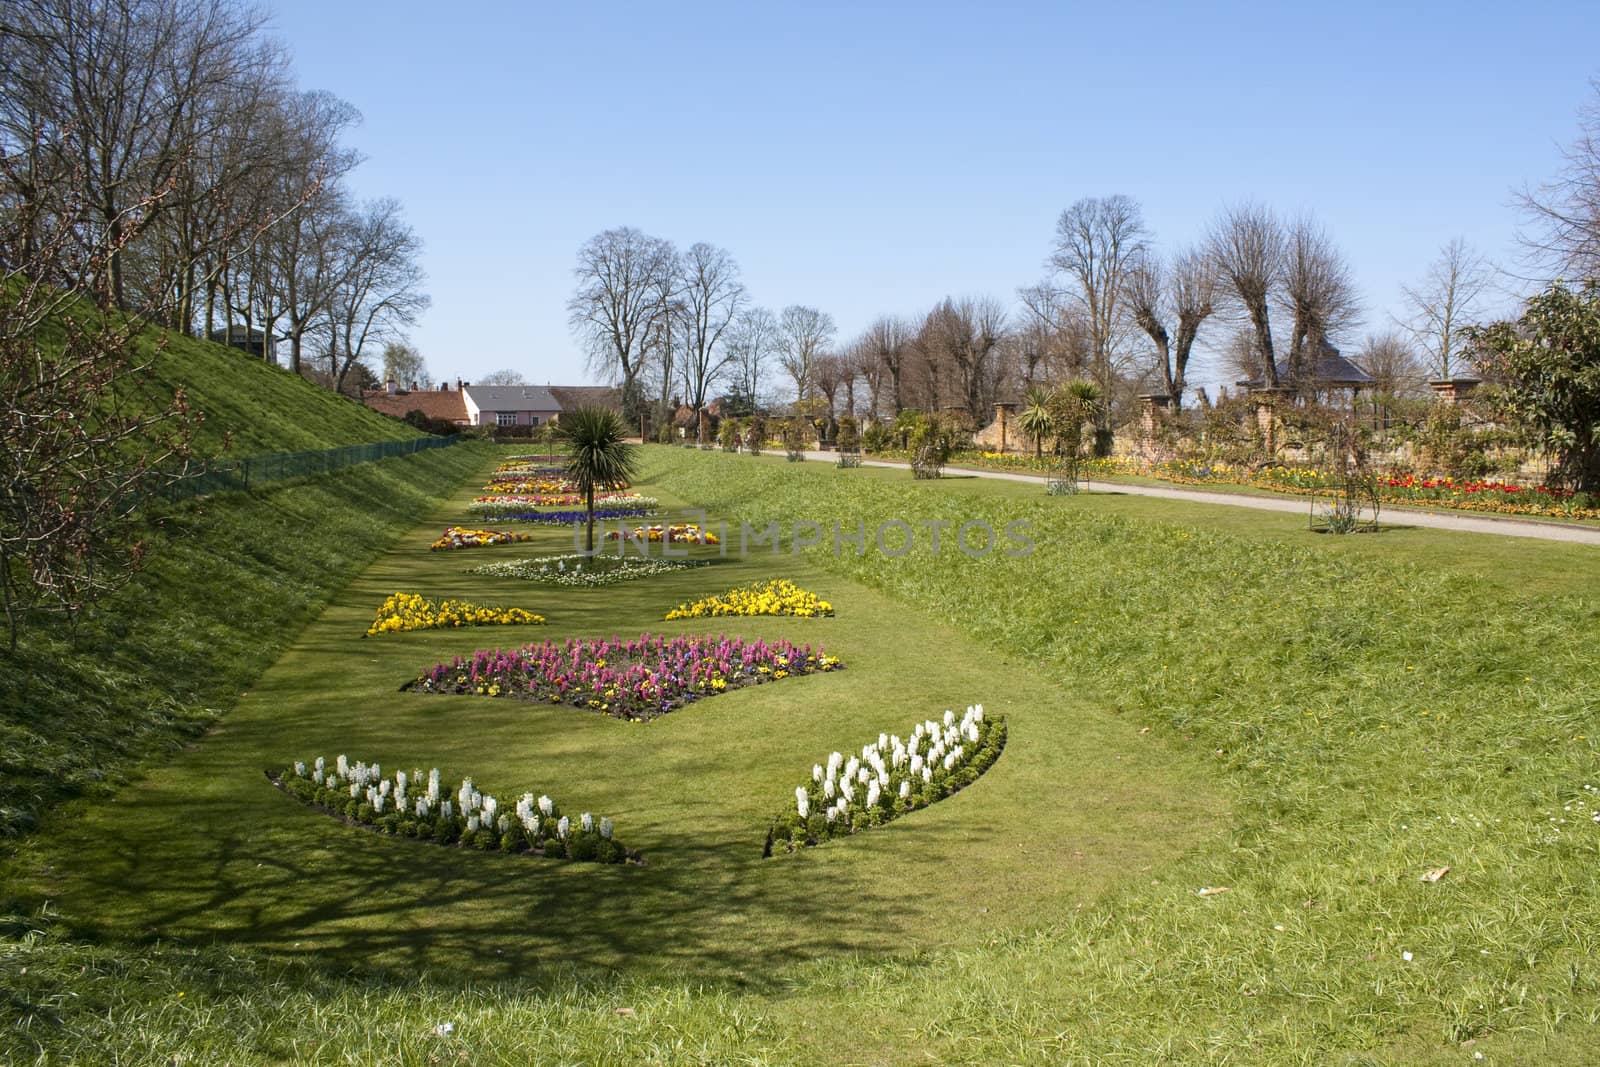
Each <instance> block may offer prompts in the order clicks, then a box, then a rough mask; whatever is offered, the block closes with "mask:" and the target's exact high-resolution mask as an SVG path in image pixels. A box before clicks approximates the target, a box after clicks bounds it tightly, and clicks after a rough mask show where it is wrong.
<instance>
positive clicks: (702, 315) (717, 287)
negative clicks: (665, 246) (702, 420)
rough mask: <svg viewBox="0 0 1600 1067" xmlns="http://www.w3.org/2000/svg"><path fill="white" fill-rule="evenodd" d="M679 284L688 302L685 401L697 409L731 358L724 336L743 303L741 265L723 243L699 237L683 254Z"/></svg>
mask: <svg viewBox="0 0 1600 1067" xmlns="http://www.w3.org/2000/svg"><path fill="white" fill-rule="evenodd" d="M682 272H683V275H682V281H681V283H680V285H679V287H678V289H679V293H680V294H681V295H680V299H681V300H682V301H683V305H684V322H685V338H684V341H685V344H684V353H683V363H684V380H685V389H684V402H685V403H687V404H688V405H689V406H690V407H691V408H693V409H694V410H695V412H696V413H697V414H698V412H699V411H700V409H701V408H703V407H705V405H706V401H707V400H708V399H710V397H709V395H708V394H709V392H710V389H711V387H712V386H713V385H714V384H715V383H716V382H717V380H718V379H719V378H720V377H722V375H723V373H724V372H725V371H726V370H727V368H728V366H729V364H730V363H731V362H732V360H733V353H732V352H730V351H729V350H728V347H727V346H726V345H725V344H724V343H723V338H724V335H725V334H726V333H727V331H728V328H729V327H730V326H731V325H732V324H733V321H734V319H735V317H736V316H737V315H738V314H739V311H740V309H741V308H743V306H744V303H745V300H746V293H745V288H744V284H743V283H742V282H740V281H739V265H738V264H737V263H735V262H734V260H733V257H732V256H731V255H729V254H728V253H727V252H726V251H724V250H723V249H720V248H715V247H713V246H711V245H708V244H705V243H704V242H700V243H698V244H694V245H691V246H690V248H689V251H688V252H686V253H684V256H683V265H682Z"/></svg>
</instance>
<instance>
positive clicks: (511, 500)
mask: <svg viewBox="0 0 1600 1067" xmlns="http://www.w3.org/2000/svg"><path fill="white" fill-rule="evenodd" d="M594 502H595V505H596V506H598V505H600V504H612V505H634V506H637V507H651V508H653V507H655V506H656V503H657V502H656V501H655V500H654V499H653V498H651V497H647V496H641V495H640V494H638V493H629V492H619V491H617V490H608V491H606V492H603V493H596V494H595V495H594ZM585 504H586V501H585V500H584V497H583V494H582V493H521V494H516V495H495V496H477V497H473V498H472V503H471V504H468V505H467V508H468V510H470V511H479V512H494V511H497V510H504V511H525V510H527V509H528V508H570V507H583V506H585Z"/></svg>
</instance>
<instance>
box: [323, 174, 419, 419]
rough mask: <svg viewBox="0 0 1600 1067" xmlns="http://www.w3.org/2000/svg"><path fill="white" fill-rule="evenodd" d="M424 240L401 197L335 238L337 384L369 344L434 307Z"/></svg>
mask: <svg viewBox="0 0 1600 1067" xmlns="http://www.w3.org/2000/svg"><path fill="white" fill-rule="evenodd" d="M421 250H422V242H421V241H420V240H418V238H417V235H416V234H415V233H414V232H413V231H412V229H411V227H410V226H408V225H407V224H406V222H405V219H404V218H403V217H402V216H401V213H400V204H399V201H396V200H393V199H383V200H378V201H375V202H373V203H372V204H369V205H367V207H366V208H365V210H364V211H363V212H362V213H361V214H359V215H352V216H350V217H348V218H347V219H346V220H345V222H344V225H343V226H342V228H341V232H340V235H339V238H338V239H337V240H336V241H335V244H334V250H333V255H334V258H335V263H336V265H337V266H336V269H337V275H336V277H335V280H334V283H333V295H332V297H331V299H330V301H329V309H330V320H331V321H330V325H331V327H332V334H333V344H332V345H331V346H330V347H329V351H330V353H331V355H332V361H331V362H332V365H331V366H330V367H329V368H328V369H329V373H331V374H332V375H333V388H334V391H335V392H338V391H340V390H342V389H343V388H344V380H345V375H346V374H348V373H349V372H350V368H351V367H352V366H353V365H355V364H357V363H359V362H360V361H361V358H362V356H363V355H364V354H365V353H366V351H367V345H368V344H369V343H370V342H373V341H382V340H387V339H388V338H390V337H393V336H395V333H396V331H397V330H399V329H400V328H401V327H403V326H410V325H413V324H415V323H416V321H417V316H418V315H420V314H421V313H422V312H423V311H425V310H426V309H427V307H428V303H429V300H428V295H427V294H426V293H424V292H423V291H422V283H423V281H424V277H425V276H424V274H423V271H422V265H421V264H420V263H419V262H418V259H417V257H418V256H419V255H420V254H421Z"/></svg>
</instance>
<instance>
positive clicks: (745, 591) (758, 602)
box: [667, 578, 833, 622]
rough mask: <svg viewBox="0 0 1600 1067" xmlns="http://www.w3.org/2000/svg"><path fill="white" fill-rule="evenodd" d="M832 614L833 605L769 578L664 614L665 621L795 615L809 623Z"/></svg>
mask: <svg viewBox="0 0 1600 1067" xmlns="http://www.w3.org/2000/svg"><path fill="white" fill-rule="evenodd" d="M832 614H833V605H832V604H830V603H829V602H828V601H826V600H823V599H822V598H821V597H819V596H817V594H815V593H813V592H811V591H809V590H806V589H801V588H800V587H799V586H798V585H795V584H794V583H793V582H791V581H790V580H789V579H787V578H773V579H770V580H769V581H765V582H756V583H754V584H752V585H744V586H740V587H738V588H737V589H730V590H728V591H727V592H726V593H719V594H718V595H716V596H708V597H703V598H701V599H700V600H696V601H695V602H694V603H692V604H679V605H678V606H677V607H675V608H673V609H672V610H671V611H669V612H667V621H668V622H671V621H672V620H673V619H703V618H707V617H715V616H721V615H798V616H800V617H802V618H808V619H810V618H819V617H821V616H823V615H832Z"/></svg>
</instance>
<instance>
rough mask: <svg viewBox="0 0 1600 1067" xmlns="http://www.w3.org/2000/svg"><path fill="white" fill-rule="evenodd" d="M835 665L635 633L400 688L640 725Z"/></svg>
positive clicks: (512, 655) (741, 645) (507, 657)
mask: <svg viewBox="0 0 1600 1067" xmlns="http://www.w3.org/2000/svg"><path fill="white" fill-rule="evenodd" d="M843 667H844V664H843V663H841V662H839V660H838V658H837V657H834V656H829V655H826V654H824V653H823V651H822V649H821V648H818V649H816V650H815V651H813V650H812V648H811V646H810V645H794V644H791V643H790V642H788V641H784V640H778V641H745V640H743V639H741V638H738V637H728V636H726V635H718V636H717V637H715V638H711V637H662V636H657V635H653V634H641V635H640V636H639V637H638V639H636V640H631V641H624V640H622V639H621V638H618V637H612V638H610V639H603V640H599V641H590V640H586V639H583V638H569V639H568V640H567V641H565V642H564V643H562V644H557V643H555V642H554V641H546V642H544V643H543V644H534V645H524V646H523V647H521V648H519V649H515V650H512V651H509V652H507V651H502V650H500V649H495V650H494V651H482V650H480V651H478V652H474V653H473V654H472V655H471V656H470V657H466V658H463V657H461V656H457V657H456V658H455V659H453V660H452V661H451V662H449V663H439V664H435V665H434V666H432V667H430V668H428V669H427V670H425V671H423V672H422V674H421V675H419V676H418V677H417V679H416V681H414V682H411V683H408V685H407V686H406V688H408V689H415V690H417V691H419V692H424V693H466V694H474V695H478V696H502V697H518V698H520V699H523V700H535V701H540V702H543V703H549V704H566V705H568V706H570V707H574V708H593V709H594V710H596V711H599V712H602V713H604V714H606V715H613V716H616V717H617V718H621V719H638V720H641V721H646V722H648V721H649V720H650V719H653V718H655V717H656V716H658V715H664V714H666V713H667V712H669V711H672V710H673V709H674V708H681V707H683V706H684V705H685V704H691V703H693V702H694V701H696V700H699V699H700V698H701V697H709V696H716V695H717V694H718V693H723V692H726V691H728V690H730V689H738V688H741V687H743V686H747V685H762V684H764V683H766V682H774V681H778V680H780V679H783V678H787V677H790V676H792V675H801V674H813V673H816V672H819V671H820V672H829V671H836V670H842V669H843Z"/></svg>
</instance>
